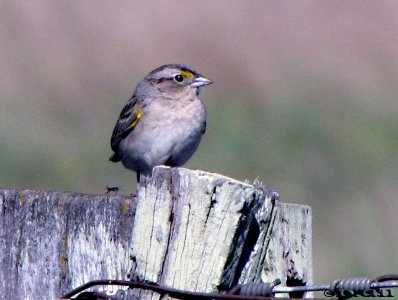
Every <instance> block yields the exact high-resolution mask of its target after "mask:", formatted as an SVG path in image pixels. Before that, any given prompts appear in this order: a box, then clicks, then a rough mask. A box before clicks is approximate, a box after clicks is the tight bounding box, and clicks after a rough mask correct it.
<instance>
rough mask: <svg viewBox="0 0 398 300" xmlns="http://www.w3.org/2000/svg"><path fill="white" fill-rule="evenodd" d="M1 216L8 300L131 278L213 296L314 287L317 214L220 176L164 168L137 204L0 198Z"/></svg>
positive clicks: (68, 197)
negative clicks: (253, 288)
mask: <svg viewBox="0 0 398 300" xmlns="http://www.w3.org/2000/svg"><path fill="white" fill-rule="evenodd" d="M0 215H1V220H0V234H1V239H0V253H2V258H1V260H0V291H1V294H2V295H1V296H0V299H54V298H56V297H59V296H61V295H62V294H64V293H66V292H68V291H70V290H71V289H73V288H76V287H78V286H79V285H82V284H84V283H86V282H87V281H91V280H96V279H127V278H128V277H130V278H134V279H137V278H138V279H144V280H149V281H154V282H158V283H160V284H164V285H167V286H169V287H173V288H178V289H184V290H190V291H203V292H204V291H209V292H210V291H217V290H220V289H221V290H225V289H229V288H230V287H231V286H233V285H235V284H237V283H250V282H259V281H261V280H262V281H266V282H268V281H271V280H273V279H275V278H280V279H281V280H282V283H283V284H292V283H294V284H300V283H306V284H311V283H312V257H311V210H310V208H309V207H307V206H302V205H293V204H284V203H280V202H279V201H277V199H276V194H275V193H272V192H270V191H268V190H266V189H265V188H264V187H262V186H259V185H250V184H246V183H242V182H238V181H235V180H233V179H231V178H227V177H224V176H221V175H218V174H213V173H207V172H203V171H193V170H187V169H183V168H172V169H170V168H167V167H157V168H155V169H154V173H153V176H152V177H151V178H145V177H143V178H142V180H141V182H140V183H139V185H138V188H137V195H136V197H132V196H115V195H113V196H111V195H83V194H76V193H61V192H41V191H28V190H0ZM135 294H136V295H138V296H139V297H141V298H153V299H159V296H158V295H152V294H151V293H135ZM1 297H3V298H1ZM162 299H164V298H162Z"/></svg>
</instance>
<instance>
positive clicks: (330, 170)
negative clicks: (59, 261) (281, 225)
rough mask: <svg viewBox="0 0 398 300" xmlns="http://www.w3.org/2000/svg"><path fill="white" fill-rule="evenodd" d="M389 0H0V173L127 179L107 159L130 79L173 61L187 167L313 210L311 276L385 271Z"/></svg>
mask: <svg viewBox="0 0 398 300" xmlns="http://www.w3.org/2000/svg"><path fill="white" fill-rule="evenodd" d="M397 16H398V2H397V1H393V0H391V1H364V0H360V1H300V2H292V1H226V0H225V1H221V0H219V1H210V0H208V1H200V2H198V1H175V0H170V1H146V2H141V1H117V2H116V1H8V0H2V1H0V170H1V172H0V186H1V187H2V188H24V189H25V188H26V189H41V190H62V191H77V192H83V193H103V191H104V188H105V186H106V185H110V186H119V187H120V188H121V191H122V193H124V194H129V193H132V192H133V191H134V190H135V180H136V176H135V173H133V172H130V171H127V170H126V169H124V168H123V167H122V165H121V164H112V163H111V162H109V161H108V158H109V156H110V154H111V149H110V136H111V133H112V130H113V126H114V124H115V122H116V120H117V118H118V115H119V113H120V111H121V109H122V107H123V105H124V104H125V102H126V101H127V100H128V98H129V97H130V96H131V95H132V93H133V89H134V87H135V85H136V83H137V82H138V81H139V80H141V79H142V78H143V77H144V76H145V75H146V74H147V73H148V72H149V71H151V70H152V69H154V68H156V67H158V66H160V65H162V64H165V63H175V62H178V63H185V64H187V65H189V66H192V67H194V68H196V69H197V70H198V71H199V72H201V73H202V74H203V75H205V76H207V77H208V78H210V79H212V80H213V81H214V82H215V83H214V84H213V85H211V86H209V87H206V88H203V89H202V92H201V98H202V99H203V101H204V102H205V104H206V105H207V108H208V123H207V124H208V125H207V132H206V134H205V136H204V138H203V140H202V143H201V145H200V147H199V150H198V151H197V152H196V153H195V155H194V156H193V158H192V159H191V160H190V161H189V162H188V163H187V164H186V167H188V168H193V169H201V170H205V171H209V172H216V173H221V174H224V175H227V176H230V177H233V178H236V179H238V180H246V179H248V180H254V179H256V178H258V179H259V180H260V181H262V182H263V183H264V185H265V186H266V187H268V188H270V189H274V190H277V191H278V192H279V194H280V196H281V201H284V202H290V203H298V204H307V205H310V206H311V207H312V209H313V216H314V220H313V253H314V280H315V282H316V283H328V282H330V281H331V280H332V279H333V278H335V277H342V276H367V275H379V274H384V273H396V272H397V269H398V259H397V257H398V230H397V227H398V218H397V216H398V202H397V199H396V198H397V194H398V155H397V152H398V18H397Z"/></svg>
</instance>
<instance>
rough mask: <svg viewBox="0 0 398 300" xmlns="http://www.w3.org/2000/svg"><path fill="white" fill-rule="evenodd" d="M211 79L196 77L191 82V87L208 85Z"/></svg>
mask: <svg viewBox="0 0 398 300" xmlns="http://www.w3.org/2000/svg"><path fill="white" fill-rule="evenodd" d="M212 83H213V81H211V80H209V79H207V78H206V77H202V76H199V77H196V78H195V80H194V81H193V82H192V84H191V86H192V87H196V88H197V87H201V86H205V85H209V84H212Z"/></svg>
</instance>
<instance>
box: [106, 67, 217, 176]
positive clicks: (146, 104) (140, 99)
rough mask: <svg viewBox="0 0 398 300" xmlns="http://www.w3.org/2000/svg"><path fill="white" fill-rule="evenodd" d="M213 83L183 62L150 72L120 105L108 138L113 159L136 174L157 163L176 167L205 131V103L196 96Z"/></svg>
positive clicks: (150, 171) (183, 160)
mask: <svg viewBox="0 0 398 300" xmlns="http://www.w3.org/2000/svg"><path fill="white" fill-rule="evenodd" d="M212 83H213V82H212V81H211V80H209V79H207V78H206V77H204V76H203V75H201V74H200V73H199V72H197V71H196V70H194V69H193V68H191V67H188V66H186V65H184V64H166V65H163V66H160V67H158V68H156V69H154V70H153V71H151V72H149V74H148V75H146V76H145V77H144V78H143V79H142V80H141V81H140V82H139V83H138V84H137V86H136V88H135V91H134V93H133V95H132V97H131V98H130V99H129V100H128V101H127V103H126V104H125V106H124V107H123V109H122V111H121V113H120V115H119V118H118V120H117V122H116V124H115V127H114V129H113V132H112V137H111V148H112V151H113V153H112V155H111V157H110V158H109V160H110V161H112V162H119V161H121V162H122V164H123V166H124V167H125V168H127V169H129V170H132V171H135V172H136V173H137V181H138V182H139V180H140V176H141V175H145V176H148V175H152V169H153V167H155V166H158V165H166V166H170V167H179V166H182V165H183V164H184V163H186V162H187V161H188V160H189V159H190V158H191V157H192V155H193V154H194V152H195V151H196V150H197V148H198V146H199V143H200V140H201V138H202V135H203V134H204V133H205V131H206V118H207V112H206V107H205V105H204V103H203V102H202V100H200V99H199V91H200V88H201V87H203V86H207V85H210V84H212Z"/></svg>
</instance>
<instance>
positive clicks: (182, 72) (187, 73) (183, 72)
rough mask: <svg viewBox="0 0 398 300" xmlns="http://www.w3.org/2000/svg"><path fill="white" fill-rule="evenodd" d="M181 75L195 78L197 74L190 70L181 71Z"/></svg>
mask: <svg viewBox="0 0 398 300" xmlns="http://www.w3.org/2000/svg"><path fill="white" fill-rule="evenodd" d="M181 75H182V76H184V77H185V78H193V77H195V75H194V74H193V73H192V72H189V71H181Z"/></svg>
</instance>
